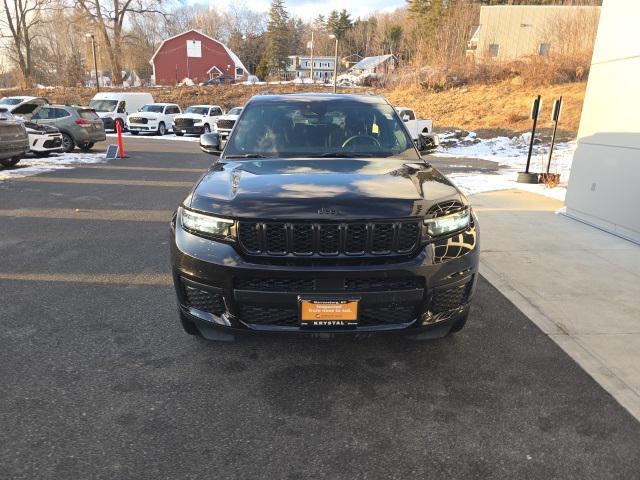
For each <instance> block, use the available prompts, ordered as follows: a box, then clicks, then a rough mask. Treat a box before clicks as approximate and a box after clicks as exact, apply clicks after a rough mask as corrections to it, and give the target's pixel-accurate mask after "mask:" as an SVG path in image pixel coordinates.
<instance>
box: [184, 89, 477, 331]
mask: <svg viewBox="0 0 640 480" xmlns="http://www.w3.org/2000/svg"><path fill="white" fill-rule="evenodd" d="M432 144H433V143H432V142H429V141H428V139H426V138H422V137H420V138H419V139H418V140H417V142H416V144H414V142H413V141H412V140H411V137H410V135H409V133H408V132H407V130H406V128H405V127H404V124H403V122H402V120H401V119H399V118H398V116H397V113H396V112H395V110H394V109H393V107H392V106H391V105H390V104H389V103H388V102H387V101H386V100H385V99H384V98H382V97H377V96H370V95H362V96H359V95H331V94H302V95H279V96H275V95H262V96H256V97H253V98H252V99H251V100H250V101H249V102H248V103H247V105H246V107H245V109H244V111H243V112H242V115H241V116H240V118H239V120H238V122H237V124H236V126H235V128H234V130H233V132H232V134H231V136H230V137H229V140H228V142H227V143H226V145H225V146H224V151H222V152H221V151H220V150H221V149H220V137H219V135H218V134H217V133H211V134H207V135H203V136H202V138H201V148H202V149H203V150H204V151H207V152H209V153H212V154H214V155H216V156H219V159H217V161H216V162H215V163H214V164H213V165H212V166H211V168H210V169H209V171H208V172H207V173H206V174H205V175H204V176H203V177H202V178H201V179H200V181H199V182H198V183H197V185H196V186H195V187H194V188H193V190H192V191H191V193H190V194H189V195H188V196H187V198H185V200H184V201H183V203H182V205H181V206H180V207H179V208H178V210H177V212H176V215H175V217H174V220H173V222H172V231H173V242H172V263H173V275H174V283H175V288H176V292H177V296H178V304H179V310H180V317H181V321H182V325H183V327H184V329H185V330H186V331H187V333H190V334H194V335H198V334H202V335H204V336H205V337H207V338H211V339H218V340H225V339H233V338H234V336H235V334H238V333H242V332H295V333H312V334H335V333H358V334H360V333H374V332H402V333H407V334H413V335H415V336H416V337H417V338H434V337H440V336H443V335H446V334H447V333H450V332H455V331H458V330H460V329H461V328H462V327H463V326H464V324H465V322H466V319H467V315H468V311H469V302H470V300H471V297H472V295H473V293H474V289H475V284H476V280H477V274H478V249H479V245H478V240H479V239H478V223H477V219H476V218H475V216H474V214H473V212H472V210H471V207H470V205H469V203H468V201H467V199H466V198H465V197H464V195H463V194H461V193H460V192H459V191H458V190H457V189H456V187H455V186H454V185H453V184H452V183H451V182H450V181H449V180H448V179H447V178H446V177H444V176H443V175H442V174H441V173H440V172H438V170H436V169H435V168H433V167H432V166H431V165H429V163H428V162H427V161H426V159H424V158H422V156H421V153H425V151H426V150H427V148H429V147H428V145H432Z"/></svg>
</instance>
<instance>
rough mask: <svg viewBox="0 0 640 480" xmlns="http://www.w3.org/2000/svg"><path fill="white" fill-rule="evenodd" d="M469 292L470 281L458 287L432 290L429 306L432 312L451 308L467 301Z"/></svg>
mask: <svg viewBox="0 0 640 480" xmlns="http://www.w3.org/2000/svg"><path fill="white" fill-rule="evenodd" d="M470 293H471V282H469V283H466V284H464V285H460V286H458V287H453V288H448V289H446V290H440V291H436V292H434V294H433V296H432V298H431V308H430V310H431V311H432V312H433V313H440V312H445V311H447V310H453V309H454V308H458V307H460V306H461V305H464V304H465V303H467V300H468V298H469V294H470Z"/></svg>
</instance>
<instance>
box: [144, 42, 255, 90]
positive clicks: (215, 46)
mask: <svg viewBox="0 0 640 480" xmlns="http://www.w3.org/2000/svg"><path fill="white" fill-rule="evenodd" d="M149 63H151V65H153V75H154V78H155V83H156V85H175V84H176V83H178V82H180V81H182V79H184V78H190V79H191V80H193V81H194V82H195V83H199V82H204V81H206V80H209V79H210V78H216V77H219V76H222V75H224V76H227V77H232V78H235V79H239V78H241V77H244V76H245V75H248V72H247V69H246V68H245V66H244V65H243V64H242V62H241V61H240V59H239V58H238V56H237V55H236V54H235V53H233V52H232V51H231V50H229V48H228V47H227V46H226V45H225V44H224V43H222V42H219V41H218V40H216V39H214V38H211V37H209V36H207V35H205V34H204V33H202V32H199V31H198V30H189V31H187V32H184V33H181V34H179V35H176V36H175V37H171V38H168V39H166V40H165V41H164V42H162V44H161V45H160V46H159V47H158V49H157V50H156V52H155V53H154V54H153V57H151V60H150V61H149Z"/></svg>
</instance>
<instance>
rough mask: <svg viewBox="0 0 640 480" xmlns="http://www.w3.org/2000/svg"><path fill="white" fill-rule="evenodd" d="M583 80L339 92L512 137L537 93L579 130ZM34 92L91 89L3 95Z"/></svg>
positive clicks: (195, 90)
mask: <svg viewBox="0 0 640 480" xmlns="http://www.w3.org/2000/svg"><path fill="white" fill-rule="evenodd" d="M585 87H586V83H562V84H558V85H551V86H540V87H531V86H525V85H517V84H514V83H513V82H510V81H505V82H501V83H492V84H486V85H470V86H466V87H461V88H453V89H450V90H445V91H442V92H433V91H427V90H423V89H421V88H419V87H407V88H405V87H397V88H393V89H386V90H385V89H378V90H376V89H340V91H343V92H356V93H365V92H368V91H371V92H372V93H378V94H381V95H385V96H386V97H387V98H388V99H389V100H390V101H391V102H392V103H393V104H394V105H401V106H407V107H412V108H414V109H415V110H416V112H417V113H418V115H420V116H421V117H424V118H431V119H433V122H434V126H435V127H436V128H438V129H450V128H458V129H463V130H473V131H476V132H478V133H479V134H480V135H483V134H484V135H485V136H488V135H495V134H498V133H499V134H506V135H512V134H515V133H518V132H522V131H526V130H528V129H530V127H531V121H530V120H529V110H530V106H531V100H532V99H533V98H534V97H535V96H536V95H538V94H540V95H542V98H543V112H542V116H541V120H540V123H539V125H540V127H542V128H543V129H545V127H547V128H548V127H549V126H550V121H549V116H550V110H551V103H552V101H553V99H554V98H557V97H559V96H560V95H563V97H564V107H563V111H562V118H561V121H560V129H561V130H562V131H564V132H565V136H571V135H572V134H574V133H575V132H576V131H577V129H578V124H579V121H580V112H581V109H582V101H583V98H584V90H585ZM147 90H150V91H151V92H152V94H153V96H154V98H155V99H156V101H164V102H176V103H179V104H180V105H181V106H182V107H186V106H188V105H193V104H196V103H213V104H218V105H222V106H223V107H224V108H231V107H233V106H236V105H242V104H243V103H244V102H246V101H247V100H248V99H249V98H250V97H251V96H252V95H256V94H259V93H264V92H273V93H291V92H303V91H330V89H329V88H326V87H318V86H311V85H304V86H302V85H292V84H285V85H255V86H246V85H229V86H216V87H174V88H152V89H147ZM21 94H23V95H38V96H44V97H47V98H48V99H49V100H50V101H51V102H55V103H69V104H85V105H86V104H87V103H88V102H89V100H90V99H91V97H92V96H93V94H94V90H93V89H89V88H55V89H43V90H38V89H31V90H28V91H19V90H5V91H0V96H5V95H21Z"/></svg>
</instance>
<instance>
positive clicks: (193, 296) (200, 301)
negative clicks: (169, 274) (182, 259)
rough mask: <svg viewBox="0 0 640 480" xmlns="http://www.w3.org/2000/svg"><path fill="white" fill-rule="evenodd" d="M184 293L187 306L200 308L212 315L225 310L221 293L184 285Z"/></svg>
mask: <svg viewBox="0 0 640 480" xmlns="http://www.w3.org/2000/svg"><path fill="white" fill-rule="evenodd" d="M184 294H185V299H186V301H187V306H189V307H192V308H196V309H198V310H202V311H203V312H209V313H213V314H214V315H222V313H224V311H225V307H224V300H223V298H222V293H216V292H210V291H208V290H201V289H199V288H195V287H192V286H190V285H185V287H184Z"/></svg>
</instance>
